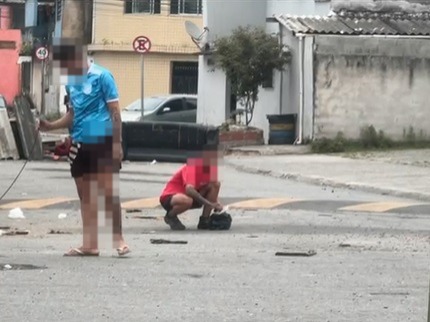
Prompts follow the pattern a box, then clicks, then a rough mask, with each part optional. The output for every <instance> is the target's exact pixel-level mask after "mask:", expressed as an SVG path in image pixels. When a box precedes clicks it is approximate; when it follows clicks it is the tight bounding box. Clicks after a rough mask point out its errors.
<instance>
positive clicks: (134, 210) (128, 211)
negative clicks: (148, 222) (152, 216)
mask: <svg viewBox="0 0 430 322" xmlns="http://www.w3.org/2000/svg"><path fill="white" fill-rule="evenodd" d="M125 212H126V213H128V214H131V213H134V212H142V210H141V209H126V211H125Z"/></svg>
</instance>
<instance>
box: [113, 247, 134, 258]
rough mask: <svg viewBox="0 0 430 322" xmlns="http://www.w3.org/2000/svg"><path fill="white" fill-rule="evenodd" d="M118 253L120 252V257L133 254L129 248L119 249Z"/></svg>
mask: <svg viewBox="0 0 430 322" xmlns="http://www.w3.org/2000/svg"><path fill="white" fill-rule="evenodd" d="M116 251H117V252H118V256H124V255H127V254H128V253H131V250H130V248H129V247H128V246H124V247H122V248H117V249H116Z"/></svg>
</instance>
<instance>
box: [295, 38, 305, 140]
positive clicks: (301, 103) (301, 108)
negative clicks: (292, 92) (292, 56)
mask: <svg viewBox="0 0 430 322" xmlns="http://www.w3.org/2000/svg"><path fill="white" fill-rule="evenodd" d="M298 37H299V67H300V71H299V82H300V90H299V96H300V98H299V137H298V139H297V140H296V142H295V144H302V141H303V114H304V93H303V88H304V76H303V65H304V59H303V47H304V46H303V38H304V36H303V35H298Z"/></svg>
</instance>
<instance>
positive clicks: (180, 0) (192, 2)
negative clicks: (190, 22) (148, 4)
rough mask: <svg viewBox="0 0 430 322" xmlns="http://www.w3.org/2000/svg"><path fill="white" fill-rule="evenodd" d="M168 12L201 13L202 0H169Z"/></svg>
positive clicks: (175, 13) (174, 13)
mask: <svg viewBox="0 0 430 322" xmlns="http://www.w3.org/2000/svg"><path fill="white" fill-rule="evenodd" d="M170 13H171V14H173V15H177V14H194V15H201V14H202V0H170Z"/></svg>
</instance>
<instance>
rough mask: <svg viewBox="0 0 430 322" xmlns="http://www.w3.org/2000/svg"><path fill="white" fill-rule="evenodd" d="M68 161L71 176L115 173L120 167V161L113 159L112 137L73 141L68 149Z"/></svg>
mask: <svg viewBox="0 0 430 322" xmlns="http://www.w3.org/2000/svg"><path fill="white" fill-rule="evenodd" d="M69 162H70V172H71V174H72V177H73V178H79V177H82V176H83V175H84V174H92V173H104V172H112V173H115V172H119V170H120V169H121V162H115V161H114V160H113V140H112V137H105V138H103V140H102V141H101V142H99V143H80V142H75V141H73V142H72V145H71V147H70V150H69Z"/></svg>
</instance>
